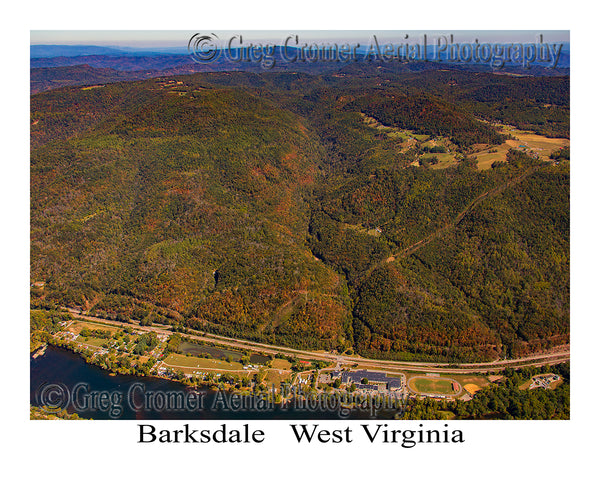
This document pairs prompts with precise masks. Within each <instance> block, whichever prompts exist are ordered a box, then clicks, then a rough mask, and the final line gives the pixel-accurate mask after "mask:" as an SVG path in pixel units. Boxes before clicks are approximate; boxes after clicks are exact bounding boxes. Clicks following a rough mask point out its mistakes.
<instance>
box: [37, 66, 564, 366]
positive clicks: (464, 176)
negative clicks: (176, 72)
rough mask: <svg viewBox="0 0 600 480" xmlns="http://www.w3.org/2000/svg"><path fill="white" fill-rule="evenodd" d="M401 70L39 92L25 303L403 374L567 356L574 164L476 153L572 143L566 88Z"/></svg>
mask: <svg viewBox="0 0 600 480" xmlns="http://www.w3.org/2000/svg"><path fill="white" fill-rule="evenodd" d="M106 73H107V75H115V72H114V71H107V72H106ZM404 75H405V76H403V73H402V72H399V71H388V70H384V71H381V70H376V69H375V67H374V68H372V69H371V70H368V71H360V72H352V71H350V70H348V71H340V72H337V73H323V74H322V75H309V74H306V73H298V72H285V73H278V72H272V73H264V72H217V73H199V74H194V75H186V76H177V77H162V78H156V79H150V80H144V81H132V82H116V83H107V84H103V85H97V86H95V87H92V86H86V87H76V86H70V87H65V88H60V89H54V90H51V91H48V92H44V93H40V94H36V95H33V96H32V97H31V120H32V127H31V277H32V283H35V284H36V286H34V287H33V289H32V302H33V303H34V304H36V305H45V304H46V305H47V304H58V305H62V306H68V307H74V308H81V309H84V310H89V311H90V312H91V313H96V314H99V315H103V316H105V317H107V318H113V319H116V320H122V321H129V320H134V321H142V322H144V323H146V324H147V323H151V322H154V323H169V324H173V325H178V326H188V327H193V328H198V329H202V330H206V331H209V332H213V333H220V334H224V335H228V336H234V337H243V338H249V339H253V340H258V341H262V342H266V343H274V344H282V345H288V346H293V347H298V348H303V349H337V350H338V351H340V352H342V351H345V352H352V351H355V352H358V353H361V354H363V355H366V356H373V357H380V358H390V359H392V358H393V359H434V360H435V359H445V360H450V361H460V360H463V361H464V360H479V359H490V358H496V357H498V356H502V355H506V354H508V355H518V354H524V353H528V352H531V351H536V350H539V349H543V348H547V347H550V346H552V345H554V344H559V343H564V342H567V341H568V332H569V309H568V308H569V307H568V306H569V168H568V161H566V160H560V161H558V160H557V161H556V162H552V163H549V162H542V161H540V160H537V159H536V158H535V157H534V156H532V155H528V154H527V153H525V152H523V151H516V150H511V151H509V154H508V156H507V157H506V159H505V160H504V161H502V162H497V163H496V164H494V168H492V169H487V170H482V169H480V168H478V166H477V161H476V160H475V159H473V152H476V151H479V150H478V149H480V148H482V145H483V146H487V148H489V149H493V148H494V147H495V146H499V145H501V144H502V143H503V142H504V141H505V140H506V139H507V138H508V137H507V136H506V135H505V134H503V133H502V131H501V129H500V128H498V127H496V126H494V124H493V122H497V121H499V120H502V121H503V122H506V123H511V122H512V123H513V124H517V123H518V122H521V123H519V125H520V127H521V128H524V127H527V126H532V125H534V124H535V125H536V126H537V127H536V128H537V130H534V131H538V132H540V133H546V134H554V135H556V136H564V134H565V133H567V135H568V100H566V101H565V98H564V97H565V95H567V96H568V78H567V79H564V78H550V77H549V78H531V79H521V78H518V79H516V78H513V77H500V76H496V75H491V74H481V73H470V72H449V73H444V72H429V71H424V72H421V73H414V72H411V73H410V74H409V73H408V72H405V73H404ZM450 76H451V77H452V78H449V77H450ZM450 81H454V82H456V85H459V87H458V88H457V89H454V90H449V87H448V84H449V82H450ZM419 82H421V86H426V88H425V89H423V88H420V86H419ZM484 84H487V85H489V88H484V86H483V85H484ZM542 87H543V88H544V89H545V90H544V92H545V93H544V94H543V95H537V94H534V93H535V92H537V91H538V90H540V89H541V88H542ZM508 104H510V105H511V108H506V105H508ZM548 104H551V106H545V107H544V105H548ZM484 120H485V121H484ZM565 125H566V126H565ZM532 130H533V128H532ZM438 157H439V158H438Z"/></svg>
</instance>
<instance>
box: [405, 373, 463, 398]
mask: <svg viewBox="0 0 600 480" xmlns="http://www.w3.org/2000/svg"><path fill="white" fill-rule="evenodd" d="M408 387H409V388H410V389H411V390H412V391H413V392H415V393H425V394H434V395H455V394H456V393H458V392H456V391H454V390H453V389H452V379H449V378H442V377H412V378H411V379H410V380H409V381H408Z"/></svg>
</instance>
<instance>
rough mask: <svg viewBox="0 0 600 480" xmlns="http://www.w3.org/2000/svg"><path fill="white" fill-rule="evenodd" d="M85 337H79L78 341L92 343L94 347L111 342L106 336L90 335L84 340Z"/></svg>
mask: <svg viewBox="0 0 600 480" xmlns="http://www.w3.org/2000/svg"><path fill="white" fill-rule="evenodd" d="M83 338H84V337H79V338H78V339H77V341H78V342H81V343H83V344H85V345H92V346H94V347H101V346H102V345H103V344H105V343H107V342H109V341H110V340H108V339H106V338H94V337H89V338H86V339H85V340H83Z"/></svg>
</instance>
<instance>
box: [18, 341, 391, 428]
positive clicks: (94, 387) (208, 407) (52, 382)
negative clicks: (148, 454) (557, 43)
mask: <svg viewBox="0 0 600 480" xmlns="http://www.w3.org/2000/svg"><path fill="white" fill-rule="evenodd" d="M29 393H30V403H31V404H32V405H34V406H40V407H44V406H46V407H45V409H47V410H48V407H47V406H48V405H51V406H58V407H60V408H65V409H66V410H67V411H68V412H69V413H77V414H78V415H79V416H80V417H81V418H93V419H97V420H109V419H115V420H134V419H135V420H143V419H148V420H160V419H165V420H167V419H168V420H178V419H182V420H194V419H206V420H278V419H279V420H302V419H315V420H317V419H337V420H339V419H360V418H362V419H366V418H375V417H377V418H391V417H393V414H394V413H395V411H392V410H389V409H385V410H384V409H383V408H380V407H379V404H377V403H375V402H372V403H371V404H369V405H367V404H365V408H364V409H363V410H359V409H352V410H348V409H345V408H343V407H341V406H340V404H339V402H338V403H336V402H335V401H332V400H331V399H330V400H323V399H318V400H316V401H314V402H306V401H305V400H302V399H298V400H294V401H292V402H290V403H289V404H288V405H287V406H285V407H282V406H281V405H276V404H272V403H271V402H270V401H269V400H268V399H267V397H266V396H260V395H256V396H250V397H241V396H239V395H233V394H231V393H227V392H218V391H215V390H212V389H209V388H200V389H197V390H190V389H189V388H188V387H186V386H185V385H183V384H181V383H178V382H173V381H170V380H166V379H160V378H154V377H136V376H132V375H114V374H110V373H109V372H107V371H106V370H102V369H101V368H99V367H96V366H94V365H90V364H88V363H86V362H85V360H84V359H83V358H82V357H81V356H79V355H77V354H75V353H73V352H70V351H67V350H64V349H61V348H57V347H53V346H49V347H48V348H47V350H46V353H45V354H44V355H42V356H40V357H38V358H35V359H34V358H31V360H30V392H29ZM373 412H376V413H375V415H372V413H373Z"/></svg>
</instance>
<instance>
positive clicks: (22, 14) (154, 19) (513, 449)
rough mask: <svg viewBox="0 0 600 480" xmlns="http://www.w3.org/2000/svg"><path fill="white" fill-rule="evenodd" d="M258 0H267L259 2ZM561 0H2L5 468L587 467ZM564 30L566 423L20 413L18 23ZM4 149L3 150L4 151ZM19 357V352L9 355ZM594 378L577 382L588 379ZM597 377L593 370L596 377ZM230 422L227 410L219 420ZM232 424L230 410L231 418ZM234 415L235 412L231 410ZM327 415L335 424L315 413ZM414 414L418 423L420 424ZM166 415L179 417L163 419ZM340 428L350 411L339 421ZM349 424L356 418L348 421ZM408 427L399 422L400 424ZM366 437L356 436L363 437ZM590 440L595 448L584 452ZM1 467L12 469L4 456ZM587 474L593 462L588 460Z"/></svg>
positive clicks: (23, 260)
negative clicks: (154, 422) (149, 426)
mask: <svg viewBox="0 0 600 480" xmlns="http://www.w3.org/2000/svg"><path fill="white" fill-rule="evenodd" d="M265 3H267V6H265ZM486 5H489V6H486ZM576 5H577V4H576V3H573V2H571V3H570V4H565V3H564V2H556V1H551V2H548V1H547V2H543V3H542V4H540V3H538V2H535V3H534V2H532V3H525V2H522V1H520V2H517V1H512V0H510V1H504V2H499V3H491V4H484V3H482V2H439V1H426V2H424V3H415V4H411V3H406V2H387V3H384V2H350V1H348V2H329V3H326V2H323V1H321V2H317V1H305V2H301V3H300V2H298V3H290V4H286V3H285V2H280V1H278V2H273V1H272V2H262V3H261V2H245V3H244V4H240V3H238V2H229V1H226V2H222V3H218V4H217V3H214V4H207V2H186V3H184V2H165V1H161V2H156V1H149V2H144V3H137V2H136V3H135V4H133V3H125V2H123V1H122V0H121V1H114V0H107V1H103V2H100V3H98V2H96V3H89V4H85V3H83V2H80V1H78V2H75V1H53V2H38V1H35V2H27V3H26V4H19V6H18V7H16V4H12V6H11V7H12V8H17V13H16V14H15V13H12V12H11V13H9V12H5V17H4V18H5V19H6V20H7V21H6V22H5V23H6V24H8V25H5V28H7V27H8V29H7V30H4V31H3V32H2V35H3V40H4V41H3V46H4V52H5V53H7V56H6V57H5V58H4V64H3V68H2V71H3V75H2V83H3V89H2V91H3V93H4V95H3V98H4V99H5V102H6V103H5V105H6V108H5V109H4V111H3V115H2V126H3V128H2V132H3V139H4V142H3V143H4V146H5V154H4V160H5V161H4V165H5V167H6V171H5V174H4V175H2V179H3V180H2V189H1V195H2V208H3V216H2V220H3V224H4V228H3V229H2V230H3V235H2V237H3V239H2V242H3V244H2V246H3V249H2V252H3V253H4V255H3V258H2V264H3V265H5V268H4V271H3V272H2V273H3V275H2V289H1V291H2V292H3V293H2V295H3V306H4V307H5V308H4V309H3V311H4V313H5V314H4V318H3V320H4V326H5V330H4V339H5V345H4V347H5V348H4V349H3V353H4V357H5V359H7V360H8V361H7V362H5V363H3V369H2V370H3V373H4V374H5V376H6V380H5V382H6V383H5V384H4V385H5V388H3V389H2V392H3V395H2V402H3V403H2V405H3V407H4V408H3V409H2V412H3V414H4V417H5V419H6V421H7V422H6V424H5V428H4V429H3V434H4V436H5V437H7V439H8V443H9V446H8V447H5V448H8V449H9V450H8V451H6V450H5V452H4V453H5V455H4V458H5V460H6V461H7V462H8V465H6V464H5V468H4V469H5V471H7V472H11V471H12V472H20V473H22V474H26V475H27V476H34V475H40V476H41V478H71V477H75V476H85V477H87V478H92V479H95V478H106V477H107V476H118V477H126V476H128V475H135V476H136V478H166V477H167V476H171V475H185V476H188V475H189V476H192V477H195V476H206V475H211V476H212V475H219V476H222V477H224V478H233V477H234V476H235V477H242V476H243V477H250V478H258V477H260V478H274V477H283V478H301V477H302V478H304V477H306V476H309V477H317V478H326V477H332V478H367V477H369V478H374V477H375V476H378V475H390V476H393V477H396V478H397V477H404V476H408V475H411V474H414V475H415V476H418V477H420V478H439V476H440V475H444V476H448V477H453V476H463V475H466V476H483V477H485V478H504V477H506V476H509V477H513V478H528V477H530V478H564V477H567V476H570V474H571V472H572V471H573V470H575V471H586V470H587V469H586V467H588V466H589V467H591V466H592V461H593V459H594V456H595V453H596V445H597V440H596V439H595V428H596V422H597V421H596V420H595V418H596V417H597V412H596V409H595V408H594V407H595V405H594V400H595V399H596V398H598V395H597V393H598V392H597V390H598V387H597V384H598V380H597V377H594V371H593V370H592V368H594V369H595V365H593V364H592V362H593V360H594V353H595V351H596V348H597V339H598V335H597V333H598V326H597V323H598V321H597V320H598V314H597V311H596V304H595V302H594V300H595V298H597V293H596V290H597V282H596V281H595V280H596V277H597V272H598V268H597V267H598V253H597V252H598V245H597V244H598V235H597V234H598V228H597V226H596V225H597V223H598V222H597V219H598V214H597V212H596V209H595V207H596V204H597V203H596V202H595V198H594V194H595V193H596V191H597V190H598V189H597V187H596V184H597V181H598V178H600V177H599V176H598V175H597V174H598V167H597V165H598V161H597V160H596V158H595V157H596V155H595V152H594V149H595V147H596V146H595V144H594V143H595V140H596V139H597V138H598V132H597V129H598V127H597V126H596V125H597V121H596V118H595V117H592V116H591V113H590V112H597V111H598V110H597V109H596V108H595V106H596V105H594V103H595V102H597V100H596V99H597V93H596V88H597V86H596V85H597V80H596V77H595V74H594V73H593V69H594V67H595V62H596V58H595V53H594V51H593V49H592V47H593V43H595V38H594V34H595V30H596V28H597V27H596V25H594V24H592V20H595V15H594V13H593V12H592V11H591V10H589V9H588V8H589V6H588V8H586V7H583V8H581V9H577V8H576ZM537 27H543V28H540V30H551V29H558V30H569V29H570V30H571V44H572V89H571V93H572V114H571V118H572V139H573V148H572V152H573V153H572V154H573V162H572V175H573V176H572V178H573V180H572V190H571V191H572V206H571V225H572V257H571V258H572V277H571V278H572V316H571V324H572V357H573V359H572V378H573V382H572V383H573V385H572V419H571V420H570V421H564V422H552V421H546V422H494V421H488V422H452V423H451V427H452V428H462V429H463V430H464V432H465V437H466V439H467V443H466V444H465V445H462V446H453V445H443V446H435V445H432V446H428V445H422V446H417V447H415V448H413V449H403V448H401V447H399V446H398V445H373V446H371V445H367V444H365V443H364V442H360V443H359V442H358V441H356V442H355V443H353V444H350V445H342V446H340V445H322V446H321V445H319V446H305V445H297V444H296V442H295V441H294V440H293V438H292V436H291V435H290V431H289V430H290V429H289V426H288V423H287V422H276V421H270V422H252V423H253V424H254V425H255V426H256V428H263V429H264V430H266V431H267V433H268V437H269V439H268V443H267V442H265V443H264V444H262V445H251V446H243V447H239V446H232V447H227V446H215V445H204V446H195V445H161V446H159V445H137V444H136V443H135V441H136V431H137V430H136V427H135V422H128V421H121V422H100V421H98V422H30V421H29V420H28V409H27V404H28V399H27V398H26V396H27V395H28V378H29V371H28V369H29V366H28V363H27V356H26V354H25V353H24V352H27V343H28V338H27V328H28V323H29V320H28V288H27V285H28V282H29V275H28V265H29V251H28V239H29V209H28V204H29V197H28V181H29V180H28V153H29V152H28V145H29V131H28V125H29V112H28V102H29V101H28V98H29V72H28V58H29V51H28V49H29V30H41V29H98V30H102V29H107V28H109V29H123V30H126V29H144V30H150V29H158V30H163V29H184V30H193V31H201V30H203V29H214V30H217V29H220V30H235V29H238V30H248V29H278V30H283V29H302V30H307V29H332V28H335V29H343V30H352V29H357V30H369V29H377V30H384V29H386V30H402V29H403V28H405V29H409V30H436V29H446V30H447V29H448V28H453V29H456V30H461V29H473V30H474V29H498V30H501V29H529V30H530V29H533V28H537ZM6 147H8V149H6ZM14 359H19V361H14ZM589 378H591V379H593V380H592V381H591V382H590V383H588V381H587V379H589ZM594 378H595V379H594ZM227 423H228V424H230V425H233V424H234V423H236V422H227ZM238 423H240V422H238ZM241 423H244V422H241ZM321 423H322V424H325V423H327V424H328V425H329V424H332V423H333V422H321ZM417 423H418V422H417ZM160 425H161V426H164V427H165V428H166V426H167V425H172V426H173V427H176V426H179V425H181V422H161V423H160ZM342 425H343V426H344V427H345V426H346V425H348V422H342ZM350 425H351V426H352V428H353V429H358V428H359V427H358V422H351V423H350ZM406 427H408V425H406V426H404V427H402V426H400V427H398V428H406ZM365 447H366V448H365ZM592 449H593V450H592ZM11 467H12V468H11ZM590 471H591V472H593V471H595V469H594V468H593V467H592V469H591V470H590Z"/></svg>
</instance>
